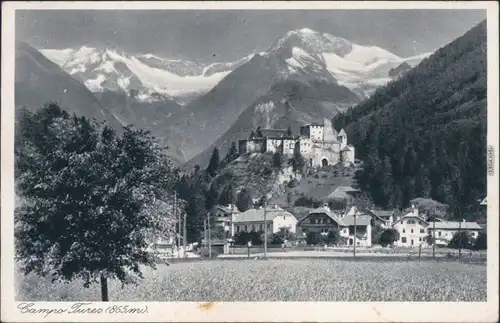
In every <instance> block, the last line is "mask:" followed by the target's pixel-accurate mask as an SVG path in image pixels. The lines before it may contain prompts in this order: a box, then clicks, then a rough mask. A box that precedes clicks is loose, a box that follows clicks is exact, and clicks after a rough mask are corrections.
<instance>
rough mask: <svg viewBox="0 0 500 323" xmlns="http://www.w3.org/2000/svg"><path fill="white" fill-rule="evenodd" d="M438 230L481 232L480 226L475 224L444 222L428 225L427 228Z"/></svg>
mask: <svg viewBox="0 0 500 323" xmlns="http://www.w3.org/2000/svg"><path fill="white" fill-rule="evenodd" d="M434 226H435V227H436V229H440V230H458V229H464V230H481V226H480V225H479V224H477V223H476V222H459V221H444V222H435V224H432V222H431V223H429V227H430V228H433V227H434Z"/></svg>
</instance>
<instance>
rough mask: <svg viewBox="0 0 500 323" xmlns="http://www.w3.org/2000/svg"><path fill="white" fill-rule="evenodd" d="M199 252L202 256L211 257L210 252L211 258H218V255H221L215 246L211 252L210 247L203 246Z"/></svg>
mask: <svg viewBox="0 0 500 323" xmlns="http://www.w3.org/2000/svg"><path fill="white" fill-rule="evenodd" d="M199 254H200V257H202V258H210V254H211V255H212V258H211V259H213V258H217V256H218V255H219V253H218V252H217V251H216V250H214V248H212V252H211V253H210V252H209V249H208V248H202V249H200V252H199Z"/></svg>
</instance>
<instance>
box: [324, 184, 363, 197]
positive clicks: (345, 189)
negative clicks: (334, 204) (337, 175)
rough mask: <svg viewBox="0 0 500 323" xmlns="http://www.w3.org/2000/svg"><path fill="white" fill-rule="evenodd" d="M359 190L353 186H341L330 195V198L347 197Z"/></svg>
mask: <svg viewBox="0 0 500 323" xmlns="http://www.w3.org/2000/svg"><path fill="white" fill-rule="evenodd" d="M357 192H359V190H358V189H355V188H353V187H351V186H339V187H337V188H336V189H335V190H334V191H333V192H331V193H330V194H329V195H328V198H347V197H349V196H350V195H349V194H350V193H357Z"/></svg>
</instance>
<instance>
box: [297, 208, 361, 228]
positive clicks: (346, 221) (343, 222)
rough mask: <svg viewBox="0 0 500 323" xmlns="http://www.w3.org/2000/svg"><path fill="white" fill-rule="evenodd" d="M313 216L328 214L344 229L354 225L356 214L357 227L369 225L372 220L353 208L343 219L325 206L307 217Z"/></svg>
mask: <svg viewBox="0 0 500 323" xmlns="http://www.w3.org/2000/svg"><path fill="white" fill-rule="evenodd" d="M312 214H326V215H327V216H328V217H329V218H331V219H332V220H333V221H335V222H337V224H338V225H339V226H343V227H346V226H351V225H354V214H356V215H357V216H356V226H362V225H369V224H370V220H371V217H370V216H366V215H361V214H360V213H359V212H358V211H357V209H355V208H351V209H350V210H349V212H348V213H347V214H346V215H345V216H343V217H339V216H337V214H335V213H334V212H332V210H330V209H329V208H326V207H324V206H323V207H319V208H316V209H314V210H312V211H311V212H309V215H308V216H307V217H309V216H310V215H312ZM307 217H305V218H307ZM305 218H304V219H305ZM304 219H302V220H301V221H303V220H304Z"/></svg>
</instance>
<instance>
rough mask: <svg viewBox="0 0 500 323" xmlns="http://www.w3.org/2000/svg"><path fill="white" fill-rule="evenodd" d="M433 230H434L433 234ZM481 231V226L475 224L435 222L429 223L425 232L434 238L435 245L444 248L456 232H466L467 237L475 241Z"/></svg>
mask: <svg viewBox="0 0 500 323" xmlns="http://www.w3.org/2000/svg"><path fill="white" fill-rule="evenodd" d="M434 229H435V230H436V232H435V234H434ZM481 230H482V228H481V226H480V225H479V224H477V223H476V222H466V221H465V220H464V221H462V222H460V221H439V222H438V221H436V222H435V223H433V222H431V223H429V226H428V228H427V232H428V234H429V235H432V236H433V237H435V238H436V245H442V246H446V245H448V243H449V242H450V241H451V239H452V238H453V236H454V235H455V233H457V232H458V231H465V232H468V233H469V235H470V236H471V237H472V238H474V239H476V238H477V237H478V235H479V232H480V231H481Z"/></svg>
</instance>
